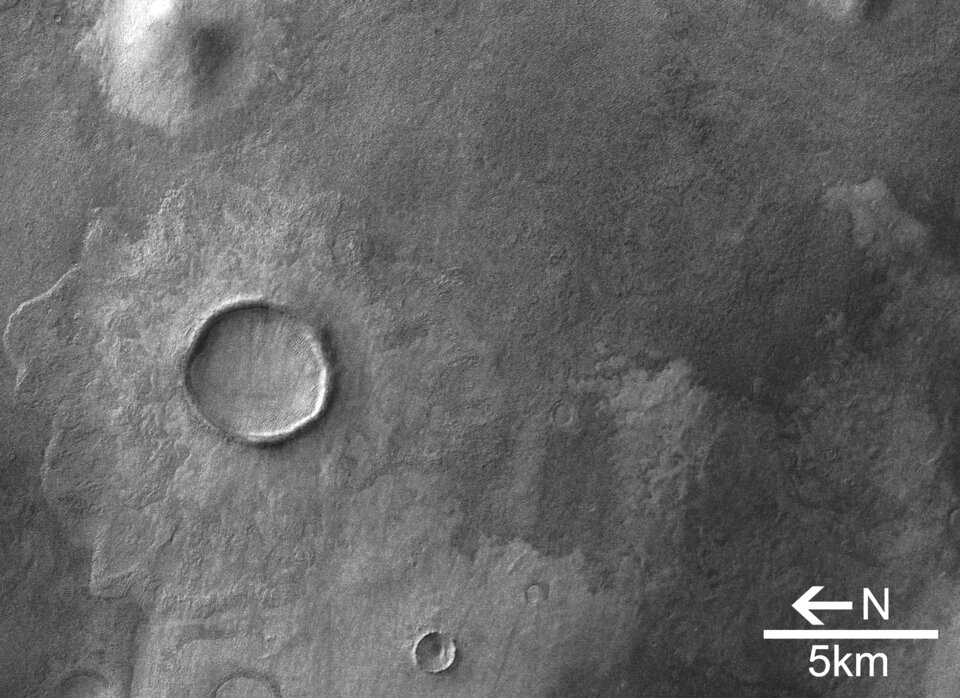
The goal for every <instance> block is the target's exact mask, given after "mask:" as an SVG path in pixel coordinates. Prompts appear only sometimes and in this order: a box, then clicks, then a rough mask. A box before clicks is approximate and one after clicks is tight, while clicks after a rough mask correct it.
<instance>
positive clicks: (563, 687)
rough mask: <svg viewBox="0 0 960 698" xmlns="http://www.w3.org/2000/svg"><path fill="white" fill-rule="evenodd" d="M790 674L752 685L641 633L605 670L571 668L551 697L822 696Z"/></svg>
mask: <svg viewBox="0 0 960 698" xmlns="http://www.w3.org/2000/svg"><path fill="white" fill-rule="evenodd" d="M821 695H823V694H822V693H820V692H818V691H813V690H811V689H808V688H805V687H803V686H801V685H800V684H798V683H797V682H795V681H792V680H791V679H789V678H787V677H776V676H774V677H768V678H765V679H763V680H761V681H756V682H752V683H748V682H747V681H744V680H743V679H740V678H738V677H736V676H733V675H731V674H729V673H728V671H727V669H726V668H725V667H723V666H719V665H713V664H703V663H699V664H698V663H694V664H691V663H690V662H687V661H684V660H683V659H681V658H680V657H678V656H676V654H675V653H674V652H673V651H671V650H670V649H669V648H668V647H666V646H664V645H661V644H658V643H650V638H649V637H648V636H647V635H646V634H645V633H642V632H641V631H638V632H637V638H636V643H635V645H634V649H633V651H632V652H631V654H630V656H629V657H627V658H625V659H624V661H622V662H620V663H618V664H616V665H615V666H614V667H613V668H612V669H611V670H609V671H606V672H603V671H600V670H598V669H596V668H594V667H584V666H579V667H570V668H569V669H568V670H567V672H566V673H565V674H564V675H563V676H562V677H561V678H560V679H558V681H557V683H556V687H555V688H554V689H553V690H551V691H549V692H548V693H546V697H547V698H819V696H821Z"/></svg>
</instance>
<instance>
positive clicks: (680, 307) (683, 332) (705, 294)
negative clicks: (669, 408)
mask: <svg viewBox="0 0 960 698" xmlns="http://www.w3.org/2000/svg"><path fill="white" fill-rule="evenodd" d="M707 214H708V211H706V210H705V211H703V212H702V213H701V214H700V215H707ZM658 232H659V238H657V239H654V240H653V245H654V250H655V254H656V255H657V256H658V257H659V258H660V259H661V260H662V266H661V267H660V269H658V270H657V271H656V274H657V275H658V276H660V277H661V279H662V281H661V283H662V284H663V285H664V286H665V287H666V288H667V289H669V292H670V293H669V295H668V296H667V297H665V299H664V303H663V304H661V306H660V308H659V314H658V316H657V317H656V318H655V320H654V321H655V322H656V323H657V328H658V330H659V334H660V336H661V337H662V340H663V342H664V344H665V345H666V346H667V347H669V348H670V350H671V351H672V353H675V354H677V355H680V356H684V357H687V359H688V360H689V361H690V362H691V364H692V365H693V367H694V368H695V369H696V371H697V374H698V377H699V379H700V380H701V381H702V382H703V384H704V385H705V386H706V387H707V388H709V389H711V390H714V391H716V392H719V393H721V394H726V395H730V396H733V397H737V398H741V397H745V398H753V399H758V400H760V401H761V402H765V403H770V404H773V405H777V404H779V403H781V402H782V400H783V399H784V397H785V396H786V395H787V394H788V393H789V392H790V391H791V390H792V388H793V387H794V386H795V385H796V384H797V382H798V381H799V380H801V379H802V378H803V377H804V376H805V375H807V374H808V373H809V372H810V371H811V370H812V369H813V368H814V367H815V366H816V365H817V364H818V363H819V362H820V361H822V360H823V358H824V357H825V356H826V354H827V351H828V350H829V349H830V345H829V343H828V342H827V340H826V338H824V337H823V336H822V335H821V334H820V333H819V332H818V331H819V330H821V328H822V327H823V326H824V324H825V322H826V320H827V318H828V316H829V315H830V314H831V313H835V312H838V311H840V312H843V313H844V315H845V316H846V317H847V318H849V321H850V322H851V323H852V324H853V326H857V325H858V324H862V323H863V322H864V318H865V317H866V316H869V315H870V314H871V313H875V312H876V311H875V305H874V301H873V300H872V299H871V298H869V297H868V298H867V299H864V298H862V297H859V296H858V295H854V294H852V293H851V292H852V291H859V292H860V293H862V292H863V291H864V290H865V289H869V288H870V284H869V283H868V282H867V281H865V280H864V279H863V274H864V273H865V268H864V266H863V262H862V255H861V254H860V252H859V251H858V250H857V249H856V248H855V247H854V245H853V242H852V238H851V236H850V229H849V221H848V220H847V219H846V218H845V217H843V216H841V215H839V214H833V213H831V212H828V211H825V210H824V209H822V208H821V207H820V206H818V205H817V204H816V203H815V202H814V201H811V200H810V199H799V200H798V199H793V198H790V199H787V200H785V201H777V200H775V199H773V200H768V201H767V202H765V203H764V204H762V205H761V207H760V211H759V213H758V214H757V215H756V216H755V217H754V219H753V220H752V221H751V223H750V224H749V226H748V227H747V229H746V230H745V232H744V239H743V242H741V243H740V244H738V245H736V246H732V247H728V248H726V249H723V248H720V249H718V248H717V247H716V246H715V245H711V241H712V239H713V238H714V235H715V234H716V233H715V230H714V229H713V225H712V221H710V220H709V219H702V220H696V219H694V220H689V219H687V220H683V219H681V220H679V221H676V222H675V226H671V227H670V228H661V229H660V230H659V231H658ZM711 247H712V248H713V249H712V250H711V249H709V248H711Z"/></svg>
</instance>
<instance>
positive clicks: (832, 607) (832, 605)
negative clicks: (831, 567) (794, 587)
mask: <svg viewBox="0 0 960 698" xmlns="http://www.w3.org/2000/svg"><path fill="white" fill-rule="evenodd" d="M822 590H823V587H810V588H809V589H807V590H806V591H805V592H804V593H803V595H802V596H801V597H800V598H799V599H797V600H796V601H794V602H793V607H794V608H795V609H796V610H797V613H799V614H800V615H801V616H803V617H804V618H806V620H807V622H808V623H810V624H811V625H823V621H822V620H820V619H819V618H817V617H816V616H815V615H813V613H811V611H852V610H853V602H852V601H814V600H813V597H814V596H816V595H817V594H819V593H820V592H821V591H822Z"/></svg>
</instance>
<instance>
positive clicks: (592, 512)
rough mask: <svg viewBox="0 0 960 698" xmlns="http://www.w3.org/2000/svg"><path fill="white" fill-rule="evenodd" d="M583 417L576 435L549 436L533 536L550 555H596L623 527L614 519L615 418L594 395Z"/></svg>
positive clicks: (582, 408)
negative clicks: (611, 517) (612, 518)
mask: <svg viewBox="0 0 960 698" xmlns="http://www.w3.org/2000/svg"><path fill="white" fill-rule="evenodd" d="M577 414H578V422H577V425H578V428H577V430H576V431H575V432H571V431H567V430H563V429H557V428H551V429H550V430H549V431H548V434H547V442H546V454H545V457H544V461H543V467H542V470H541V473H540V496H539V500H538V503H537V522H536V524H535V526H534V529H533V532H532V534H531V535H530V536H529V542H530V544H531V545H533V546H534V547H535V548H536V549H537V550H539V551H540V552H542V553H544V554H546V555H554V556H563V555H569V554H570V553H572V552H573V551H574V550H576V549H580V550H583V551H584V552H585V554H586V555H587V556H588V557H591V556H593V555H595V554H598V553H600V551H602V550H603V549H604V543H605V540H606V537H607V535H608V532H610V531H615V530H616V529H617V526H616V523H615V522H614V521H611V519H610V516H611V513H612V509H613V508H614V507H615V506H616V504H615V503H616V500H617V493H616V491H615V489H616V486H615V479H614V476H613V473H614V472H615V471H614V466H613V453H612V452H613V444H614V437H615V436H616V428H615V425H614V424H613V419H612V417H611V416H610V415H609V414H604V413H603V412H601V405H600V398H599V397H596V396H590V395H588V396H584V397H583V398H582V400H581V402H580V404H579V405H578V406H577Z"/></svg>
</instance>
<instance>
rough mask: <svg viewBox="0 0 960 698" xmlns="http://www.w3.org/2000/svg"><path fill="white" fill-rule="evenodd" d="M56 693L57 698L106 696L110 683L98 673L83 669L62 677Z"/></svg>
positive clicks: (95, 697)
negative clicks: (83, 670)
mask: <svg viewBox="0 0 960 698" xmlns="http://www.w3.org/2000/svg"><path fill="white" fill-rule="evenodd" d="M56 695H57V697H58V698H107V697H108V696H109V695H110V684H109V683H107V680H106V679H105V678H104V677H103V676H101V675H100V674H98V673H96V672H93V671H85V672H82V673H79V674H74V675H73V676H69V677H67V678H66V679H64V680H63V681H62V682H61V683H60V686H59V688H58V689H57V693H56Z"/></svg>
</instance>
